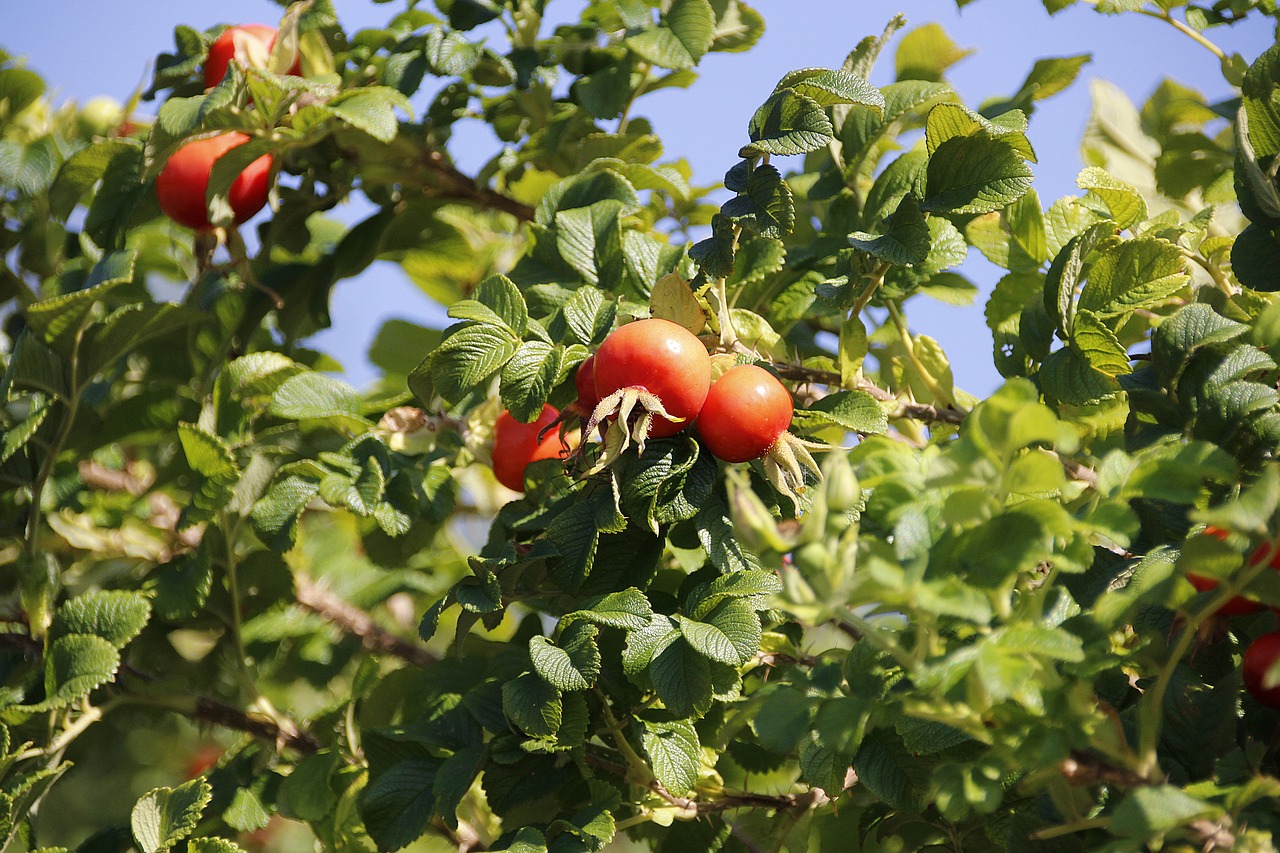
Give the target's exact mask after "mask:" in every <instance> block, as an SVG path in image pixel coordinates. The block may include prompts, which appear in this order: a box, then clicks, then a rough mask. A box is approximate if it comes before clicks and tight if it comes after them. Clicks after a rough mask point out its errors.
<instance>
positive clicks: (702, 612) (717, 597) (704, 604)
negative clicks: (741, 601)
mask: <svg viewBox="0 0 1280 853" xmlns="http://www.w3.org/2000/svg"><path fill="white" fill-rule="evenodd" d="M781 591H782V581H781V580H779V578H778V576H777V575H776V574H774V573H773V572H769V571H764V570H762V569H753V570H749V571H743V572H734V573H733V574H731V575H721V576H720V577H718V578H716V579H715V580H713V581H712V582H711V583H708V584H701V585H699V586H698V587H697V588H695V589H694V590H693V592H692V593H690V595H689V602H688V604H687V605H686V606H685V610H686V612H688V613H689V615H690V616H691V617H693V618H694V619H701V620H703V621H706V619H705V617H706V616H707V614H708V613H710V612H711V610H712V609H713V608H715V607H716V605H718V604H720V603H721V602H722V601H726V600H729V599H734V598H756V597H757V596H764V595H772V594H774V593H777V592H781Z"/></svg>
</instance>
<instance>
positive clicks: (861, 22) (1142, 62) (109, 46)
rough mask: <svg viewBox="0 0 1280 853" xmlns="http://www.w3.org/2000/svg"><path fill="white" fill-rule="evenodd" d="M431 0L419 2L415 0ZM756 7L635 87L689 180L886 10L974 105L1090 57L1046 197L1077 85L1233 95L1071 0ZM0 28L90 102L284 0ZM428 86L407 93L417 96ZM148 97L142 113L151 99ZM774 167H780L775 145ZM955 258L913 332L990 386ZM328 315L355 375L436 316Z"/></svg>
mask: <svg viewBox="0 0 1280 853" xmlns="http://www.w3.org/2000/svg"><path fill="white" fill-rule="evenodd" d="M334 5H335V7H336V8H337V11H338V16H339V18H340V20H341V21H342V23H343V26H344V27H346V28H347V30H348V31H351V30H354V29H359V28H362V27H368V26H374V25H380V24H383V23H385V22H386V21H387V20H388V19H390V17H391V16H392V15H394V14H395V13H396V12H398V11H400V10H402V9H403V8H404V7H405V4H404V3H403V2H397V0H392V2H386V3H374V2H371V0H335V3H334ZM421 5H423V6H424V7H428V6H429V4H428V3H426V2H425V0H424V2H423V3H422V4H421ZM753 5H754V6H755V8H756V9H758V10H759V11H760V12H761V13H762V14H763V15H764V17H765V19H766V22H767V29H766V33H765V36H764V38H763V39H762V40H761V42H760V43H759V44H758V45H757V46H756V47H755V48H754V49H753V50H751V51H750V52H747V53H742V54H711V55H709V56H708V57H707V58H706V59H704V61H703V63H702V65H701V66H700V69H699V70H700V73H701V74H702V79H701V80H699V81H698V82H696V83H695V84H694V85H693V86H692V87H691V88H689V89H687V90H679V89H670V90H665V91H663V92H659V93H655V94H654V95H652V96H647V97H646V98H644V99H642V101H641V102H640V108H639V109H638V113H640V114H644V115H646V116H648V117H649V118H650V119H651V120H652V121H653V123H654V126H655V129H656V131H657V133H658V134H659V136H661V137H662V139H663V141H664V143H665V145H666V156H667V157H670V158H675V157H684V158H685V159H687V160H688V161H689V162H690V164H691V165H692V166H693V169H694V180H695V182H697V183H700V184H709V183H714V182H716V181H719V180H720V179H721V178H722V176H723V174H724V171H725V170H726V169H727V168H728V167H729V166H731V165H732V164H733V163H734V162H735V161H736V159H737V158H736V156H735V155H736V152H737V150H738V148H739V147H740V146H741V145H742V144H743V142H745V140H746V125H747V120H748V119H749V118H750V117H751V114H752V112H754V110H755V108H756V106H758V105H759V103H760V102H761V101H763V99H764V98H765V97H766V96H767V95H768V93H769V92H770V91H772V88H773V86H774V84H775V83H776V82H777V80H778V79H779V78H780V77H781V76H782V75H783V74H785V73H786V72H787V71H790V70H792V69H794V68H804V67H811V66H824V67H838V66H839V64H840V63H841V62H842V61H843V59H844V57H845V55H846V54H847V53H848V51H849V49H850V48H852V47H853V46H854V45H855V44H856V43H857V42H858V41H859V40H860V39H861V38H863V37H864V36H867V35H872V34H877V33H879V32H880V31H881V30H882V29H883V28H884V25H885V23H886V22H887V21H888V20H889V18H890V17H891V16H892V15H893V14H894V13H896V12H902V13H904V14H906V16H907V18H908V27H915V26H918V25H920V24H924V23H927V22H931V21H936V22H938V23H940V24H942V26H943V27H944V29H945V30H946V31H947V33H948V34H949V35H950V36H951V37H952V39H954V40H955V41H956V43H957V44H959V45H960V46H961V47H965V48H972V49H974V50H975V53H974V54H973V55H971V56H969V57H968V58H966V59H964V60H962V61H961V62H960V63H959V64H957V65H956V66H954V67H953V68H952V69H951V71H950V72H949V74H948V77H949V79H950V81H951V83H952V84H953V86H954V87H955V88H956V89H957V90H958V91H959V92H960V94H961V95H962V96H963V97H964V99H965V101H966V102H967V103H969V104H970V105H971V106H973V105H977V104H979V103H981V102H982V101H983V100H985V99H987V98H989V97H994V96H1008V95H1011V94H1013V92H1014V91H1015V90H1016V89H1017V87H1018V86H1019V85H1020V83H1021V82H1022V80H1023V78H1024V76H1025V75H1026V73H1027V71H1028V70H1029V69H1030V68H1031V66H1032V64H1033V63H1034V62H1035V60H1036V59H1038V58H1041V57H1046V56H1069V55H1074V54H1079V53H1092V54H1093V62H1092V63H1091V64H1090V65H1088V66H1086V67H1085V70H1084V73H1083V74H1082V76H1081V79H1080V80H1079V81H1077V82H1076V84H1075V85H1073V86H1072V87H1071V88H1070V89H1068V90H1067V91H1066V92H1064V93H1061V94H1059V95H1057V96H1055V97H1054V98H1053V99H1051V100H1049V101H1046V102H1043V103H1042V105H1041V106H1040V108H1039V109H1038V110H1037V112H1036V114H1035V115H1034V116H1033V118H1032V122H1031V128H1030V131H1029V134H1028V135H1029V136H1030V138H1031V141H1032V144H1033V145H1034V146H1035V148H1036V152H1037V154H1038V157H1039V165H1037V166H1036V167H1035V172H1036V184H1035V186H1036V190H1037V191H1038V192H1039V194H1040V198H1041V200H1042V202H1043V203H1044V204H1045V205H1048V204H1049V203H1050V202H1051V201H1052V200H1053V199H1055V198H1058V197H1059V196H1063V195H1068V194H1075V193H1077V192H1078V190H1077V189H1076V187H1075V175H1076V173H1077V172H1078V171H1079V170H1080V168H1081V167H1082V164H1081V160H1080V155H1079V141H1080V136H1081V134H1082V132H1083V130H1084V127H1085V123H1086V121H1087V117H1088V112H1089V83H1088V81H1089V80H1090V79H1093V78H1100V79H1105V80H1110V81H1111V82H1113V83H1116V84H1118V85H1119V86H1120V87H1121V88H1122V89H1124V91H1126V92H1127V93H1128V94H1129V96H1130V98H1132V99H1133V100H1135V101H1136V102H1137V103H1139V104H1140V103H1141V102H1142V101H1143V100H1145V99H1146V97H1147V96H1148V95H1149V94H1150V93H1151V92H1152V91H1153V90H1154V89H1155V88H1156V86H1157V85H1159V83H1160V81H1161V80H1163V79H1164V78H1166V77H1169V78H1173V79H1175V80H1177V81H1179V82H1180V83H1182V84H1183V85H1187V86H1190V87H1192V88H1194V89H1197V90H1199V91H1201V92H1202V93H1203V94H1204V95H1205V96H1206V97H1208V98H1209V99H1210V101H1216V100H1222V99H1225V98H1227V97H1229V96H1230V95H1231V94H1232V92H1231V90H1230V88H1229V87H1228V86H1227V84H1226V83H1225V82H1224V81H1223V80H1222V76H1221V74H1220V72H1219V70H1218V62H1217V59H1216V58H1215V57H1214V56H1212V55H1211V54H1210V53H1209V52H1208V51H1207V50H1205V49H1203V48H1202V47H1200V46H1198V45H1196V44H1194V43H1193V42H1191V41H1190V40H1189V39H1188V38H1187V37H1186V36H1185V35H1182V34H1180V33H1178V32H1176V31H1174V30H1173V28H1171V27H1169V26H1167V25H1165V24H1163V23H1161V22H1159V21H1155V20H1152V19H1149V18H1145V17H1140V16H1137V15H1121V16H1115V17H1105V18H1104V17H1102V16H1099V15H1097V14H1095V13H1093V12H1092V11H1091V10H1089V9H1087V8H1085V7H1084V5H1083V4H1077V5H1076V6H1074V7H1072V8H1070V9H1067V10H1066V11H1064V12H1062V13H1060V14H1059V15H1057V16H1055V17H1053V18H1050V17H1049V15H1048V14H1047V13H1046V12H1045V11H1044V8H1043V6H1042V5H1041V4H1040V2H1038V0H975V2H973V3H971V5H969V6H967V7H966V8H965V9H964V10H963V11H957V9H956V7H955V3H954V2H953V0H755V2H754V3H753ZM6 6H7V7H8V8H6V9H5V11H4V13H3V16H2V18H3V22H4V26H3V27H2V28H0V47H4V48H5V49H6V50H8V51H9V52H11V53H15V54H19V55H25V56H26V57H27V59H28V63H29V66H30V67H31V68H33V69H34V70H36V71H38V72H40V73H41V74H42V75H44V76H45V78H46V79H47V80H48V81H49V83H50V85H51V87H52V88H53V90H54V98H55V100H56V101H58V102H61V101H64V100H67V99H76V100H81V101H83V100H86V99H88V98H90V97H93V96H95V95H99V94H106V95H112V96H114V97H116V98H119V99H121V100H123V99H124V98H126V97H127V96H128V95H129V94H130V93H131V92H132V91H133V90H134V89H135V88H136V87H137V86H138V85H139V83H140V82H142V81H144V80H147V79H149V76H150V64H151V60H152V57H154V56H155V55H156V54H158V53H161V52H164V51H167V50H171V49H172V47H173V35H172V33H173V28H174V26H175V25H177V24H187V25H190V26H192V27H195V28H197V29H204V28H206V27H209V26H212V25H214V24H218V23H253V22H260V23H274V22H275V20H277V19H278V17H279V13H280V8H279V7H278V6H276V5H275V4H274V3H271V2H267V0H219V2H217V3H209V2H196V0H117V2H112V3H101V2H90V0H43V1H42V2H23V0H8V2H7V3H6ZM580 6H581V4H580V3H579V2H578V0H554V2H552V3H550V4H549V9H548V15H549V16H554V17H567V16H568V15H570V14H573V13H574V12H576V10H577V9H579V8H580ZM1265 20H1266V19H1263V18H1261V17H1260V16H1259V17H1258V18H1257V20H1253V21H1251V22H1248V23H1246V24H1244V25H1239V26H1236V27H1233V28H1227V27H1219V28H1215V29H1213V30H1211V31H1210V32H1209V35H1210V37H1211V38H1212V39H1213V40H1214V41H1215V42H1217V43H1218V44H1219V45H1220V46H1222V47H1223V48H1224V49H1226V50H1227V51H1228V52H1239V53H1241V54H1242V55H1243V56H1244V57H1245V59H1247V60H1249V61H1252V60H1253V59H1254V58H1255V57H1256V56H1257V55H1258V54H1260V53H1261V52H1262V51H1263V50H1265V49H1266V48H1267V47H1269V46H1270V45H1271V44H1272V43H1273V36H1274V31H1273V30H1272V29H1271V28H1270V27H1268V26H1267V25H1266V23H1265ZM891 72H892V62H891V61H886V62H882V63H881V68H880V69H879V72H878V73H877V75H876V76H875V78H874V79H873V82H875V83H877V84H879V85H883V84H884V83H887V82H889V79H890V78H889V75H890V74H891ZM431 94H433V90H432V89H431V87H430V86H427V87H425V89H424V91H423V92H422V93H420V94H419V95H418V97H417V98H416V99H415V106H418V107H422V106H423V105H425V103H426V101H427V100H428V99H429V98H430V97H431ZM155 107H156V105H155V104H154V103H151V104H144V107H143V111H154V109H155ZM463 139H464V140H465V141H466V142H467V145H466V146H462V147H459V149H458V150H456V151H454V152H453V154H454V156H455V157H456V158H457V160H458V163H459V165H460V166H461V167H462V168H464V169H467V170H474V168H475V167H477V166H478V165H479V164H480V163H482V162H484V161H485V160H486V159H488V157H489V156H490V155H491V153H492V151H493V149H491V148H489V147H488V141H489V140H491V139H492V137H489V136H486V135H485V133H484V132H483V131H481V130H480V129H479V128H477V129H476V131H475V132H474V133H472V134H471V135H469V136H467V137H463ZM779 167H780V168H783V169H784V171H785V169H786V168H787V166H786V158H780V162H779ZM973 255H974V256H975V259H971V260H970V261H969V262H968V263H966V265H965V267H964V268H963V269H962V272H964V274H966V275H968V276H969V277H970V278H971V279H972V280H973V281H974V282H975V283H976V284H978V286H979V287H980V288H981V290H982V294H983V295H982V296H981V297H980V298H979V300H978V302H977V304H976V305H974V306H973V307H972V308H967V309H956V308H953V307H950V306H942V305H939V304H937V303H933V302H931V300H929V299H928V298H925V297H919V298H917V299H915V300H913V301H912V303H911V306H910V319H911V322H912V325H913V327H914V329H915V330H916V331H920V332H924V333H926V334H930V335H933V336H934V337H935V338H937V339H938V340H939V341H940V342H941V343H942V345H943V347H944V348H945V349H946V351H947V353H948V354H949V355H950V357H951V360H952V362H953V368H954V371H955V374H956V380H957V382H958V384H960V385H961V386H962V387H964V388H965V389H966V390H969V391H971V392H973V393H976V394H979V395H986V394H988V393H990V391H991V390H993V389H994V388H995V387H996V385H997V384H998V383H999V377H998V375H997V374H996V373H995V371H994V369H993V368H992V367H991V356H990V347H991V337H990V333H989V332H988V331H987V328H986V325H985V323H984V321H983V313H982V309H983V303H984V302H985V296H986V294H987V293H988V292H989V291H990V288H991V287H992V286H993V285H994V284H995V282H996V281H997V279H998V278H999V275H1000V271H999V270H998V269H996V268H995V267H993V266H991V265H990V264H988V263H986V261H985V260H983V259H982V258H981V257H980V256H977V253H976V251H975V252H973ZM332 314H333V318H334V327H333V328H332V329H331V330H329V331H327V332H324V333H322V334H320V335H317V336H316V337H315V338H313V339H312V342H311V343H312V345H313V346H315V347H317V348H320V349H323V350H325V351H327V352H330V353H333V354H334V355H335V356H336V357H337V358H338V359H339V360H340V361H341V362H342V363H343V364H344V365H345V367H346V370H347V376H346V378H347V379H348V381H350V382H352V383H354V384H356V385H361V384H363V383H364V382H366V381H368V380H369V379H370V378H371V377H372V375H373V371H372V369H371V368H370V366H369V365H368V363H367V362H366V360H365V357H364V353H365V350H366V349H367V347H368V344H369V342H370V341H371V340H372V338H373V335H374V334H375V333H376V331H377V329H378V328H379V327H380V325H381V323H382V322H383V320H385V319H386V318H388V317H401V318H404V319H409V320H412V321H414V322H419V323H423V324H425V325H434V326H440V325H442V324H443V323H445V322H446V318H444V316H443V314H442V312H441V311H440V310H439V308H438V307H436V306H434V305H433V304H432V303H431V302H430V301H429V300H428V299H427V298H426V297H425V296H423V295H422V294H421V293H420V292H419V291H418V290H417V289H416V288H415V287H414V286H413V285H412V284H410V283H409V282H408V280H407V279H406V278H405V277H404V276H403V274H402V273H400V272H398V268H397V267H395V266H393V265H390V264H378V265H375V266H374V267H372V268H370V270H369V271H367V272H366V273H365V274H364V275H362V276H361V277H359V278H357V279H351V280H346V281H343V282H340V283H339V285H338V288H337V290H336V292H335V298H334V305H333V311H332Z"/></svg>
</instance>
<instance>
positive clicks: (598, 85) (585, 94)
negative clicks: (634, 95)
mask: <svg viewBox="0 0 1280 853" xmlns="http://www.w3.org/2000/svg"><path fill="white" fill-rule="evenodd" d="M632 67H633V63H632V61H631V57H630V56H627V57H625V58H624V59H622V60H619V61H617V62H614V63H611V64H609V65H606V66H605V67H603V68H600V69H597V70H595V71H592V72H591V73H590V74H585V75H583V76H581V77H579V78H578V79H577V80H576V81H574V83H573V86H572V87H571V88H570V92H571V94H572V95H573V97H574V99H576V100H577V102H578V103H580V104H582V106H583V108H585V109H586V111H587V112H589V113H590V114H591V115H592V116H594V117H595V118H598V119H604V120H606V121H607V120H610V119H616V118H618V116H619V115H621V114H622V111H623V110H625V109H626V108H627V105H628V104H630V103H631V70H632Z"/></svg>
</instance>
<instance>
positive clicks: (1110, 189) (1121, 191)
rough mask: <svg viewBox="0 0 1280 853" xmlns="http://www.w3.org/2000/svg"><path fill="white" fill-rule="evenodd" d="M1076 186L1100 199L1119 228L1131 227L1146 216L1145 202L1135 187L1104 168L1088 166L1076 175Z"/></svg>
mask: <svg viewBox="0 0 1280 853" xmlns="http://www.w3.org/2000/svg"><path fill="white" fill-rule="evenodd" d="M1076 186H1078V187H1079V188H1080V189H1082V190H1088V191H1089V192H1091V193H1093V194H1094V195H1096V196H1097V197H1098V198H1100V199H1102V201H1103V203H1104V204H1106V206H1107V209H1108V210H1110V211H1111V218H1112V219H1114V220H1115V222H1116V224H1117V225H1119V226H1120V227H1121V228H1132V227H1133V226H1134V225H1136V224H1137V223H1139V222H1141V221H1143V220H1144V219H1146V218H1147V202H1146V200H1145V199H1143V197H1142V193H1140V192H1138V190H1137V188H1136V187H1133V186H1131V185H1129V184H1126V183H1125V182H1124V181H1120V180H1117V179H1116V178H1113V177H1112V176H1111V174H1110V173H1109V172H1107V171H1106V170H1105V169H1100V168H1098V167H1097V166H1090V167H1089V168H1087V169H1085V170H1084V171H1083V172H1081V173H1080V174H1079V175H1078V176H1077V177H1076Z"/></svg>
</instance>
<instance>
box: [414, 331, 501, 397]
mask: <svg viewBox="0 0 1280 853" xmlns="http://www.w3.org/2000/svg"><path fill="white" fill-rule="evenodd" d="M518 343H519V342H518V341H516V339H515V338H513V337H512V336H511V333H510V332H509V331H507V330H506V329H505V328H502V327H498V326H490V325H486V324H482V323H462V324H459V325H457V326H451V327H450V328H449V329H447V330H446V336H445V339H444V341H443V342H442V343H441V344H440V346H438V347H436V349H435V351H434V352H432V353H431V355H430V356H428V357H427V358H426V360H424V361H423V363H422V364H420V365H418V367H416V368H415V369H414V371H413V373H411V374H410V375H409V388H410V389H411V390H412V391H413V392H414V393H415V394H417V395H418V398H419V399H420V400H422V401H423V402H424V403H428V404H429V403H430V402H431V400H432V399H433V398H434V397H435V395H436V394H439V395H440V396H441V397H443V398H444V399H445V400H447V401H448V402H450V403H456V402H458V401H460V400H461V399H462V398H463V397H464V396H466V395H467V394H469V393H471V392H472V391H475V390H476V389H477V388H479V387H481V385H482V384H483V383H484V382H485V380H487V379H488V378H489V377H490V376H492V375H493V374H494V373H495V372H496V371H498V370H500V369H501V368H502V366H503V365H504V364H506V363H507V361H508V359H510V358H511V356H513V355H515V352H516V349H517V347H518Z"/></svg>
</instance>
